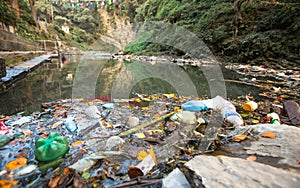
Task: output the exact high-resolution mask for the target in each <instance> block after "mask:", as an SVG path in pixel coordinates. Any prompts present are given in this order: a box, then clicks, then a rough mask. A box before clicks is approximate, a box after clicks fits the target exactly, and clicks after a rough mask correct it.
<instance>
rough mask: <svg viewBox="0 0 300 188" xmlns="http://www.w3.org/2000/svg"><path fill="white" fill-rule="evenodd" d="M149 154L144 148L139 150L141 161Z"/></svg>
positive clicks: (138, 157)
mask: <svg viewBox="0 0 300 188" xmlns="http://www.w3.org/2000/svg"><path fill="white" fill-rule="evenodd" d="M147 156H148V153H147V152H146V151H145V150H142V151H140V152H139V154H138V156H137V159H138V160H139V161H141V160H143V159H145V158H146V157H147Z"/></svg>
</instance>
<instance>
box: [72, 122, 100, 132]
mask: <svg viewBox="0 0 300 188" xmlns="http://www.w3.org/2000/svg"><path fill="white" fill-rule="evenodd" d="M77 127H78V131H79V132H80V133H81V134H82V135H86V134H88V133H89V132H93V131H94V129H95V128H96V127H100V125H99V121H98V120H96V119H92V120H88V119H79V120H78V121H77Z"/></svg>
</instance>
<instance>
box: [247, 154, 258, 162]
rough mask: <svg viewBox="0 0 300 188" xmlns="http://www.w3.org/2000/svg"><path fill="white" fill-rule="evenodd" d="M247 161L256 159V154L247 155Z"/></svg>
mask: <svg viewBox="0 0 300 188" xmlns="http://www.w3.org/2000/svg"><path fill="white" fill-rule="evenodd" d="M247 160H248V161H256V155H250V156H249V157H247Z"/></svg>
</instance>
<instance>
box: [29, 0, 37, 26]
mask: <svg viewBox="0 0 300 188" xmlns="http://www.w3.org/2000/svg"><path fill="white" fill-rule="evenodd" d="M29 4H30V8H31V15H32V17H33V20H34V22H35V25H36V27H38V23H37V18H36V10H35V7H34V4H35V0H29Z"/></svg>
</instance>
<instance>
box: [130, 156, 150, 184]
mask: <svg viewBox="0 0 300 188" xmlns="http://www.w3.org/2000/svg"><path fill="white" fill-rule="evenodd" d="M154 166H155V162H154V160H153V158H152V156H151V155H150V154H149V155H147V157H146V158H145V159H143V160H142V161H141V162H140V163H139V164H138V165H137V166H129V169H128V176H129V177H130V178H131V179H132V178H136V177H138V176H144V175H146V174H147V173H148V172H149V171H150V170H152V168H153V167H154Z"/></svg>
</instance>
